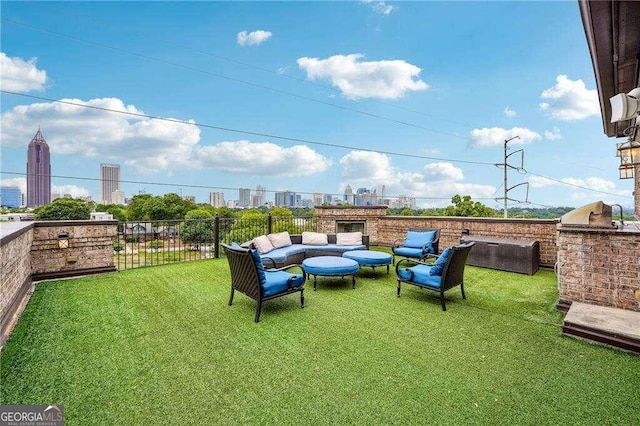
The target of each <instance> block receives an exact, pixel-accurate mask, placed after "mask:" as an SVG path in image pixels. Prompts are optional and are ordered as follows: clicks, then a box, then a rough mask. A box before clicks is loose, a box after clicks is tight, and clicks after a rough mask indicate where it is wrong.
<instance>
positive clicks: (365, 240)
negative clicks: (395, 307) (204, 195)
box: [242, 231, 369, 268]
mask: <svg viewBox="0 0 640 426" xmlns="http://www.w3.org/2000/svg"><path fill="white" fill-rule="evenodd" d="M242 246H243V247H246V248H251V249H256V250H257V251H258V253H259V254H260V257H261V258H262V262H263V263H264V265H265V267H275V268H281V267H283V266H287V265H292V264H300V263H302V261H303V260H304V259H306V258H308V257H315V256H342V254H343V253H344V252H346V251H350V250H368V249H369V236H368V235H366V234H364V235H363V234H362V233H361V232H342V233H337V234H324V233H320V232H303V233H302V234H293V235H290V234H289V233H288V232H286V231H285V232H279V233H275V234H269V235H261V236H259V237H256V238H254V239H253V240H251V241H248V242H246V243H244V244H242Z"/></svg>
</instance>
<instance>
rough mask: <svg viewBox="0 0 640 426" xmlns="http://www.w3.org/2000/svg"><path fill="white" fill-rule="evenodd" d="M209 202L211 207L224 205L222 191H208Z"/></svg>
mask: <svg viewBox="0 0 640 426" xmlns="http://www.w3.org/2000/svg"><path fill="white" fill-rule="evenodd" d="M209 204H211V205H212V206H213V207H216V208H218V207H224V205H225V204H224V193H222V192H210V193H209Z"/></svg>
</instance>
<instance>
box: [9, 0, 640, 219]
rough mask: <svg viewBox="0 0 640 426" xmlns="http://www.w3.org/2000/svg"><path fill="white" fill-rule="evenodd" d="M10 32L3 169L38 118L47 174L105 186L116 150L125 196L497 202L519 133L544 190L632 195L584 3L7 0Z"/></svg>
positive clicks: (553, 195) (92, 190)
mask: <svg viewBox="0 0 640 426" xmlns="http://www.w3.org/2000/svg"><path fill="white" fill-rule="evenodd" d="M1 31H2V34H1V36H2V38H1V45H0V46H1V49H0V51H1V54H0V56H1V57H0V59H1V61H2V79H1V84H2V90H3V91H5V92H3V93H2V94H1V103H2V105H1V112H0V113H1V115H2V134H1V136H2V140H1V143H2V175H0V178H1V179H2V185H15V184H17V185H21V186H24V181H25V179H24V176H20V175H16V174H13V173H24V172H25V171H26V166H25V164H26V152H27V145H28V143H29V141H30V140H31V139H32V138H33V136H34V135H35V133H36V131H37V130H38V126H40V128H41V130H42V133H43V135H44V137H45V139H46V140H47V142H48V144H49V146H50V148H51V153H52V154H51V162H52V173H53V175H54V177H53V179H52V182H53V185H54V192H60V193H71V194H73V195H76V196H86V195H91V196H92V197H93V198H94V199H95V200H97V199H98V198H99V186H98V182H97V181H96V180H95V179H97V178H98V177H99V165H100V163H116V164H120V165H121V174H122V179H123V180H125V181H131V182H124V183H123V184H122V189H123V191H124V192H125V195H126V196H127V197H130V196H132V195H135V194H137V193H139V192H140V191H145V192H147V193H152V194H158V195H160V194H163V193H166V192H177V193H182V194H183V195H195V196H196V199H197V201H198V202H207V201H208V193H209V192H211V191H220V190H221V189H219V188H240V187H247V188H252V189H255V187H256V186H257V185H262V186H265V187H266V188H267V190H268V191H269V192H268V193H267V198H268V199H272V198H273V192H271V191H282V190H290V191H297V192H301V193H314V192H321V193H341V192H342V191H343V189H344V187H345V186H346V185H347V184H349V185H350V186H351V187H353V188H359V187H366V188H370V189H377V190H378V192H380V191H381V189H382V185H384V186H385V194H386V195H406V196H414V197H417V203H418V205H419V206H425V207H426V206H442V205H447V204H449V200H450V199H451V197H452V196H453V195H455V194H462V195H471V196H472V197H473V198H474V199H478V200H480V201H482V202H483V203H485V204H487V205H489V206H492V207H500V206H501V205H502V204H501V202H497V201H494V198H496V197H501V196H502V195H503V185H502V183H503V175H502V173H503V172H502V169H500V168H498V167H496V166H494V165H492V164H494V163H502V162H503V158H502V157H503V141H504V139H505V138H510V137H513V136H519V137H520V139H516V140H514V141H513V142H511V143H510V144H509V145H510V146H511V147H512V149H513V150H516V149H524V151H525V162H524V169H525V170H523V171H521V172H520V173H518V172H517V171H511V172H509V182H508V186H510V187H511V186H513V185H516V184H518V183H520V182H529V184H530V188H529V201H530V202H532V203H533V204H532V206H533V207H539V206H547V205H552V206H567V205H568V206H580V205H583V204H587V203H590V202H593V201H597V200H603V201H605V202H608V203H620V204H622V205H624V206H632V205H633V197H632V190H633V189H632V184H633V182H632V180H619V179H618V175H617V166H618V159H617V158H616V157H615V142H616V140H615V139H609V138H607V137H606V136H605V135H604V133H603V130H602V122H601V118H600V113H599V106H598V100H597V93H596V90H595V80H594V75H593V67H592V63H591V60H590V57H589V52H588V48H587V44H586V40H585V36H584V30H583V28H582V24H581V21H580V13H579V10H578V4H577V2H573V1H571V2H376V1H370V2H135V3H130V2H112V3H101V2H87V3H77V2H43V3H32V2H3V3H2V29H1ZM7 91H8V92H12V93H6V92H7ZM21 95H27V96H21ZM34 97H38V98H43V99H38V98H34ZM60 100H62V101H64V102H67V103H60V102H54V101H60ZM71 104H78V105H85V106H86V105H88V106H92V107H94V108H86V107H82V106H75V105H71ZM108 110H116V111H124V112H129V113H133V114H136V115H126V114H119V113H114V112H110V111H108ZM166 119H169V120H166ZM224 129H233V130H237V131H236V132H234V131H229V130H224ZM243 132H244V133H243ZM618 142H619V141H618ZM397 154H401V155H397ZM519 158H520V157H519V155H513V156H512V157H511V160H510V162H511V163H513V164H517V165H519ZM71 177H75V178H88V179H75V178H71ZM548 178H551V179H548ZM132 182H143V183H132ZM151 183H157V184H160V185H156V184H151ZM223 192H225V199H226V200H230V199H231V200H233V199H237V198H238V191H237V190H233V189H225V190H223ZM525 192H526V190H525V187H524V186H521V187H519V188H518V189H514V190H512V191H511V192H510V193H509V196H510V197H511V198H515V199H520V200H524V199H525ZM303 198H311V196H310V195H307V194H303Z"/></svg>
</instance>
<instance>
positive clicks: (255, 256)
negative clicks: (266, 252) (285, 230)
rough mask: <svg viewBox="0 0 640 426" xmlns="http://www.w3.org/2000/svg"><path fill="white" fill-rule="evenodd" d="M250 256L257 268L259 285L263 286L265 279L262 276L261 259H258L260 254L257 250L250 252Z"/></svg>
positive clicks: (262, 266)
mask: <svg viewBox="0 0 640 426" xmlns="http://www.w3.org/2000/svg"><path fill="white" fill-rule="evenodd" d="M251 256H253V261H254V263H255V264H256V267H257V268H258V279H259V280H260V285H261V286H264V284H265V282H266V281H267V278H266V277H265V275H264V265H263V264H262V258H261V257H260V253H258V250H251Z"/></svg>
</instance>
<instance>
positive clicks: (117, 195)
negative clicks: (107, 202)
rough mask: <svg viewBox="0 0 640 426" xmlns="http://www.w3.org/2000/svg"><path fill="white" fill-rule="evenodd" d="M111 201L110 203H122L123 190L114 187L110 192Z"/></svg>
mask: <svg viewBox="0 0 640 426" xmlns="http://www.w3.org/2000/svg"><path fill="white" fill-rule="evenodd" d="M111 203H112V204H124V192H122V191H120V190H119V189H116V190H115V191H113V192H112V193H111Z"/></svg>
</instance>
